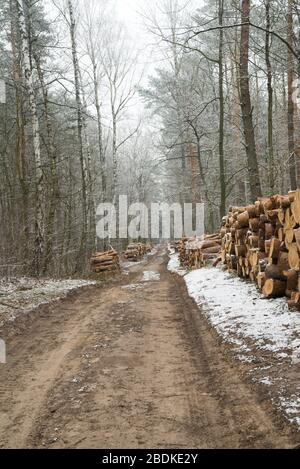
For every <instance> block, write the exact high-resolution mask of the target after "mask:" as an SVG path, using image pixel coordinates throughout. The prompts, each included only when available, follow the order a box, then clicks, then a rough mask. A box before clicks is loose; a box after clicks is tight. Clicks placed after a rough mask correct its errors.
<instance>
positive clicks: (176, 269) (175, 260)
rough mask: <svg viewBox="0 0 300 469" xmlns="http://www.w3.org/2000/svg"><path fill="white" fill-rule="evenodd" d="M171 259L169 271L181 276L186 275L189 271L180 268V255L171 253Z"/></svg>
mask: <svg viewBox="0 0 300 469" xmlns="http://www.w3.org/2000/svg"><path fill="white" fill-rule="evenodd" d="M169 257H170V260H169V263H168V270H169V271H170V272H173V273H176V274H178V275H181V276H183V275H185V274H186V272H187V271H186V270H184V269H183V268H182V267H181V266H180V261H179V255H178V254H175V253H174V252H173V253H172V252H171V254H170V255H169Z"/></svg>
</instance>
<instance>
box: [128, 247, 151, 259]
mask: <svg viewBox="0 0 300 469" xmlns="http://www.w3.org/2000/svg"><path fill="white" fill-rule="evenodd" d="M151 251H152V246H151V244H144V243H131V244H129V245H128V246H127V249H126V251H125V252H124V258H125V259H127V260H129V261H133V262H137V261H138V259H140V258H141V257H143V255H144V254H146V253H149V252H151Z"/></svg>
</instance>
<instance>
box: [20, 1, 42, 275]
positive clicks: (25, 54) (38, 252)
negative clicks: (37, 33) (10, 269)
mask: <svg viewBox="0 0 300 469" xmlns="http://www.w3.org/2000/svg"><path fill="white" fill-rule="evenodd" d="M16 6H17V11H18V20H19V28H20V37H21V47H22V59H23V68H24V77H25V84H26V89H27V92H28V100H29V107H30V114H31V121H32V130H33V154H34V162H35V183H36V192H37V198H36V213H35V254H34V271H35V273H36V275H39V273H40V269H41V266H42V259H43V255H44V244H45V233H44V229H45V227H44V198H43V170H42V161H41V149H40V128H39V118H38V113H37V106H36V97H35V93H34V83H33V76H32V66H31V58H30V54H29V38H28V33H27V28H26V22H25V15H24V7H23V2H22V0H16Z"/></svg>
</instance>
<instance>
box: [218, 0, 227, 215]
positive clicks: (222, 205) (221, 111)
mask: <svg viewBox="0 0 300 469" xmlns="http://www.w3.org/2000/svg"><path fill="white" fill-rule="evenodd" d="M223 9H224V3H223V0H219V26H220V27H221V28H220V32H219V102H220V108H219V168H220V189H221V200H220V218H222V217H224V215H225V210H226V182H225V163H224V90H223V35H224V32H223V29H222V26H223Z"/></svg>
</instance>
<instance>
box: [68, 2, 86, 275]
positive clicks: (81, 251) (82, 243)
mask: <svg viewBox="0 0 300 469" xmlns="http://www.w3.org/2000/svg"><path fill="white" fill-rule="evenodd" d="M68 8H69V16H70V36H71V47H72V58H73V69H74V84H75V96H76V107H77V132H78V145H79V159H80V167H81V179H82V232H81V239H80V247H79V254H78V258H77V262H76V267H75V270H76V271H79V270H81V269H82V268H83V267H84V264H85V261H86V242H87V220H88V214H87V210H88V207H87V174H86V172H87V169H86V161H85V153H84V136H83V132H84V128H83V127H84V125H83V112H82V101H81V95H80V73H79V63H78V56H77V46H76V35H75V30H76V22H75V17H74V11H73V5H72V1H71V0H68Z"/></svg>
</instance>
